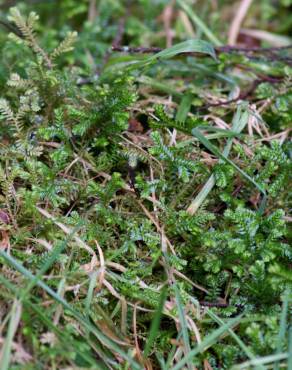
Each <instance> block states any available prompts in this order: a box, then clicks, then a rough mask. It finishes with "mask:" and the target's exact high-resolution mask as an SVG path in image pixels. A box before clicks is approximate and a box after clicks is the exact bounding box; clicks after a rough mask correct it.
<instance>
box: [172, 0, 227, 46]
mask: <svg viewBox="0 0 292 370" xmlns="http://www.w3.org/2000/svg"><path fill="white" fill-rule="evenodd" d="M177 4H178V5H179V7H180V8H181V9H182V10H183V11H184V12H185V13H186V14H187V15H188V17H189V18H190V19H191V21H192V22H193V23H194V24H195V25H196V27H198V28H199V29H200V30H201V31H202V33H203V34H204V35H205V36H206V37H207V38H208V39H209V41H211V42H212V43H213V44H214V45H215V46H222V42H221V41H220V40H219V39H218V38H217V37H216V36H215V35H214V33H213V32H212V31H211V30H210V28H209V27H208V26H207V25H206V24H205V23H204V22H203V21H202V20H201V18H199V17H198V16H197V14H196V13H195V12H194V11H193V10H192V9H191V7H190V6H189V5H188V4H186V2H185V1H184V0H177Z"/></svg>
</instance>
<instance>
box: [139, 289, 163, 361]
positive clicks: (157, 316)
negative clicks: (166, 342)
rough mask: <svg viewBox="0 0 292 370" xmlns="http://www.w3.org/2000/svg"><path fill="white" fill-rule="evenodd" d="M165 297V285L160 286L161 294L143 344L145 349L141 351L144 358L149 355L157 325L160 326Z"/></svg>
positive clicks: (157, 328)
mask: <svg viewBox="0 0 292 370" xmlns="http://www.w3.org/2000/svg"><path fill="white" fill-rule="evenodd" d="M166 298H167V287H166V286H164V287H163V288H162V291H161V294H160V297H159V302H158V306H157V309H156V311H155V313H154V318H153V320H152V322H151V326H150V330H149V334H148V340H147V343H146V346H145V349H144V353H143V354H144V357H145V358H147V356H148V355H149V353H150V351H151V348H152V345H153V343H154V341H155V338H156V336H157V333H158V330H159V327H160V321H161V317H162V313H163V308H164V303H165V301H166Z"/></svg>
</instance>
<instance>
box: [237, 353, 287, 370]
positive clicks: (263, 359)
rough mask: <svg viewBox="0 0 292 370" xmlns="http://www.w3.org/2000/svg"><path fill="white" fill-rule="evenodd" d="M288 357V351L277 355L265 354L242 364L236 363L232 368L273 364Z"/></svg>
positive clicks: (240, 369)
mask: <svg viewBox="0 0 292 370" xmlns="http://www.w3.org/2000/svg"><path fill="white" fill-rule="evenodd" d="M287 358H288V353H287V352H286V353H279V354H277V355H270V356H264V357H260V358H256V359H254V360H250V361H246V362H243V363H242V364H240V365H235V366H233V367H232V368H231V370H242V369H250V367H251V366H257V365H265V364H271V363H273V362H274V361H282V360H286V359H287Z"/></svg>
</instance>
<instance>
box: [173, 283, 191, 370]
mask: <svg viewBox="0 0 292 370" xmlns="http://www.w3.org/2000/svg"><path fill="white" fill-rule="evenodd" d="M173 289H174V293H175V300H176V306H177V310H178V317H179V321H180V325H181V332H182V337H183V341H184V345H185V348H186V356H187V354H188V353H190V351H191V345H190V338H189V333H188V327H187V322H186V316H185V312H184V307H183V304H182V301H181V296H180V292H179V289H178V287H177V284H176V282H173ZM189 367H190V366H189Z"/></svg>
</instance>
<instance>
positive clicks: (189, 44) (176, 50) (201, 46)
mask: <svg viewBox="0 0 292 370" xmlns="http://www.w3.org/2000/svg"><path fill="white" fill-rule="evenodd" d="M183 53H202V54H207V55H209V56H210V57H212V58H213V59H215V60H216V53H215V50H214V48H213V46H212V45H211V44H209V43H208V42H207V41H204V40H196V39H192V40H186V41H183V42H180V43H178V44H176V45H173V46H171V47H170V48H167V49H164V50H162V51H160V52H159V53H157V54H153V55H151V57H149V58H148V59H147V61H148V62H152V61H157V60H164V59H170V58H173V57H175V56H176V55H178V54H183Z"/></svg>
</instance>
